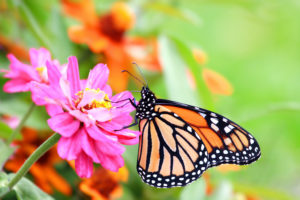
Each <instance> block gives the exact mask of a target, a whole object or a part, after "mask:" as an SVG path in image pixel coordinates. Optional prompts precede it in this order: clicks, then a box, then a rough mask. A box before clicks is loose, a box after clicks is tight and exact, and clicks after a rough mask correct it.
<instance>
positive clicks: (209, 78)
mask: <svg viewBox="0 0 300 200" xmlns="http://www.w3.org/2000/svg"><path fill="white" fill-rule="evenodd" d="M192 52H193V55H194V58H195V60H196V61H197V62H198V63H199V64H201V65H205V64H206V62H207V55H206V53H205V52H204V51H202V50H201V49H196V48H195V49H193V51H192ZM188 76H189V77H191V75H188ZM202 76H203V79H204V81H205V83H206V85H207V87H208V88H209V90H210V91H211V92H212V93H215V94H221V95H228V96H229V95H232V93H233V88H232V86H231V84H230V82H229V81H228V80H227V79H226V78H225V77H224V76H222V75H221V74H219V73H217V72H215V71H213V70H211V69H208V68H203V70H202ZM190 79H191V78H190ZM191 80H192V79H191ZM192 82H194V81H193V80H192Z"/></svg>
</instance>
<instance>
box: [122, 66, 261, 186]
mask: <svg viewBox="0 0 300 200" xmlns="http://www.w3.org/2000/svg"><path fill="white" fill-rule="evenodd" d="M124 71H125V70H124ZM126 72H128V71H126ZM128 73H129V72H128ZM129 74H130V73H129ZM130 75H132V74H130ZM132 76H133V75H132ZM133 77H134V76H133ZM134 78H136V77H134ZM136 79H137V78H136ZM138 80H139V79H138ZM141 82H142V81H141ZM140 92H141V100H140V101H139V103H138V104H136V103H135V101H134V100H131V99H129V100H130V102H131V104H132V105H133V106H134V107H135V108H136V115H135V117H136V118H135V119H136V120H135V123H134V124H132V125H130V126H133V125H136V124H137V123H138V121H139V129H140V132H141V133H142V135H141V136H140V140H139V149H138V158H137V171H138V173H139V175H140V177H141V178H142V180H143V181H144V182H145V183H147V184H149V185H151V186H154V187H158V188H171V187H181V186H185V185H187V184H189V183H191V182H193V181H195V180H196V179H198V178H199V177H200V176H201V175H202V173H203V172H204V171H206V170H207V169H208V168H210V167H214V166H218V165H221V164H237V165H247V164H250V163H252V162H254V161H256V160H258V159H259V157H260V155H261V153H260V147H259V145H258V143H257V141H256V140H255V138H254V137H253V136H252V135H251V134H250V133H249V132H247V131H246V130H245V129H243V128H242V127H241V126H239V125H237V124H236V123H234V122H233V121H231V120H229V119H227V118H226V117H224V116H222V115H219V114H217V113H214V112H211V111H208V110H205V109H203V108H199V107H197V106H191V105H187V104H184V103H179V102H175V101H171V100H165V99H158V98H156V96H155V94H154V93H153V92H152V91H151V90H150V89H149V88H148V84H147V85H145V84H144V86H143V88H142V90H141V91H140ZM130 126H127V127H130ZM127 127H126V128H127Z"/></svg>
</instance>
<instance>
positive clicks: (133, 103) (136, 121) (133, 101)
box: [115, 98, 138, 131]
mask: <svg viewBox="0 0 300 200" xmlns="http://www.w3.org/2000/svg"><path fill="white" fill-rule="evenodd" d="M127 100H129V102H130V103H131V105H132V106H133V107H135V108H136V107H137V105H136V100H135V98H133V100H132V99H127ZM137 124H138V118H137V116H136V115H135V117H134V122H133V123H132V124H130V125H128V126H124V127H123V128H122V129H119V130H115V131H121V130H123V129H126V128H130V127H133V126H135V125H137Z"/></svg>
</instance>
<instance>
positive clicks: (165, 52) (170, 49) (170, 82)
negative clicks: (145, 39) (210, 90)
mask: <svg viewBox="0 0 300 200" xmlns="http://www.w3.org/2000/svg"><path fill="white" fill-rule="evenodd" d="M158 43H159V52H160V53H159V60H160V62H161V64H162V66H163V71H164V77H165V82H166V87H167V91H168V97H169V98H170V99H172V100H176V101H180V102H185V103H189V104H193V105H195V104H196V103H197V99H196V95H195V94H194V93H195V92H194V91H193V90H192V89H191V88H190V87H189V85H188V81H187V73H186V65H185V63H184V62H183V60H182V59H181V57H180V55H179V53H178V51H177V49H176V47H175V45H174V43H173V42H172V41H171V40H170V39H169V38H167V37H166V36H163V35H161V36H160V37H159V38H158Z"/></svg>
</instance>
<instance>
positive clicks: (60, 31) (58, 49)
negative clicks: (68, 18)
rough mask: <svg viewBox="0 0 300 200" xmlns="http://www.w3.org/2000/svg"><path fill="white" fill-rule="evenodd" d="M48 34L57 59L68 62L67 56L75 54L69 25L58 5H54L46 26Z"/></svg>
mask: <svg viewBox="0 0 300 200" xmlns="http://www.w3.org/2000/svg"><path fill="white" fill-rule="evenodd" d="M45 29H46V31H45V32H46V33H47V36H48V38H49V40H50V41H51V43H52V45H53V48H54V51H55V52H53V53H55V55H56V56H57V57H55V58H56V59H58V60H59V61H60V62H61V63H66V62H67V58H68V57H69V56H71V55H72V54H73V52H72V48H73V45H72V43H71V41H70V39H69V37H68V34H67V27H66V24H65V22H64V19H63V17H62V15H61V10H60V9H59V8H58V7H57V6H53V8H52V9H51V12H50V16H49V20H48V21H47V24H46V27H45V28H44V30H45Z"/></svg>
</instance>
